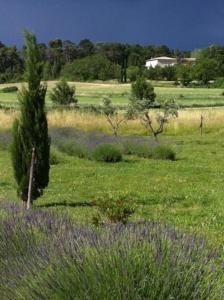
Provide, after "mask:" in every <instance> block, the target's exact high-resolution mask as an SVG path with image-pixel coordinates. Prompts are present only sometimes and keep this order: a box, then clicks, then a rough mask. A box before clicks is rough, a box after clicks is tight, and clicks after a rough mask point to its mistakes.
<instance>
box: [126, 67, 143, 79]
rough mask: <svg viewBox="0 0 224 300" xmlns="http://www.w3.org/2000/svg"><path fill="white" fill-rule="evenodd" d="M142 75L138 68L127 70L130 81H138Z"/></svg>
mask: <svg viewBox="0 0 224 300" xmlns="http://www.w3.org/2000/svg"><path fill="white" fill-rule="evenodd" d="M139 75H140V68H139V67H137V66H130V67H128V68H127V78H128V79H129V81H131V82H133V81H136V79H137V78H138V77H139Z"/></svg>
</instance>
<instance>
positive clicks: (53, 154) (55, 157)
mask: <svg viewBox="0 0 224 300" xmlns="http://www.w3.org/2000/svg"><path fill="white" fill-rule="evenodd" d="M61 161H62V157H61V154H60V152H59V151H58V150H57V149H56V148H54V147H51V150H50V165H58V164H59V163H60V162H61Z"/></svg>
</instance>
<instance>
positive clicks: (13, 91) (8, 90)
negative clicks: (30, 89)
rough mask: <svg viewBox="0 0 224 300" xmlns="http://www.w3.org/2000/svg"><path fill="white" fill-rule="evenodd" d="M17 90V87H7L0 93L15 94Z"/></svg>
mask: <svg viewBox="0 0 224 300" xmlns="http://www.w3.org/2000/svg"><path fill="white" fill-rule="evenodd" d="M18 90H19V89H18V87H17V86H7V87H5V88H2V89H1V90H0V91H1V92H2V93H15V92H17V91H18Z"/></svg>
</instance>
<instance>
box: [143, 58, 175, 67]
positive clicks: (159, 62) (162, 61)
mask: <svg viewBox="0 0 224 300" xmlns="http://www.w3.org/2000/svg"><path fill="white" fill-rule="evenodd" d="M176 64H177V60H176V58H172V57H166V56H161V57H154V58H151V59H148V60H147V61H146V64H145V66H146V68H148V69H149V68H155V67H161V68H164V67H170V66H174V65H176Z"/></svg>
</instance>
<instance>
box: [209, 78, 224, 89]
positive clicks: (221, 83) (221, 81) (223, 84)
mask: <svg viewBox="0 0 224 300" xmlns="http://www.w3.org/2000/svg"><path fill="white" fill-rule="evenodd" d="M212 87H214V88H222V89H223V88H224V77H219V78H216V80H215V82H214V83H213V85H212Z"/></svg>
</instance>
